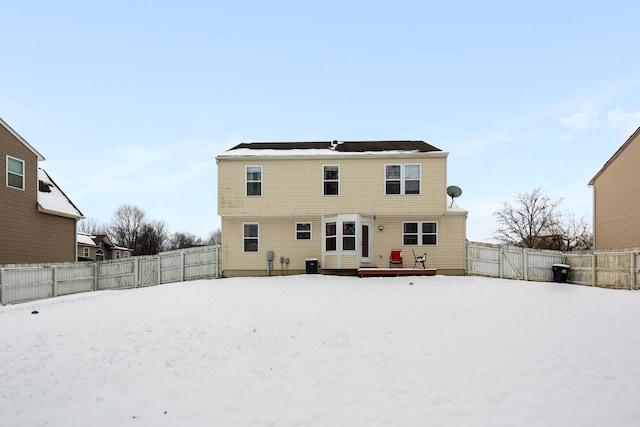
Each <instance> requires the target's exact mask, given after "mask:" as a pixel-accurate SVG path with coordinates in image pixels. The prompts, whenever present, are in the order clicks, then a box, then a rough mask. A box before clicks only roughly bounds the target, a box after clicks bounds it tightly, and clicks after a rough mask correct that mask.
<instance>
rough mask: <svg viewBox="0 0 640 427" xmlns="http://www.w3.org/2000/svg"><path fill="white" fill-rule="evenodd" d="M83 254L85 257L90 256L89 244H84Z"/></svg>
mask: <svg viewBox="0 0 640 427" xmlns="http://www.w3.org/2000/svg"><path fill="white" fill-rule="evenodd" d="M82 256H83V257H85V258H89V247H88V246H84V247H83V251H82Z"/></svg>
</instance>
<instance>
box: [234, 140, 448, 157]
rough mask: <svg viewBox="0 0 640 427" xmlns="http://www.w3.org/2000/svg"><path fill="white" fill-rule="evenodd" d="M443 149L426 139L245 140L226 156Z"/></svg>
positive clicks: (438, 150) (399, 151)
mask: <svg viewBox="0 0 640 427" xmlns="http://www.w3.org/2000/svg"><path fill="white" fill-rule="evenodd" d="M392 152H393V153H428V152H442V150H440V149H439V148H436V147H434V146H433V145H431V144H427V143H426V142H424V141H324V142H245V143H242V144H238V145H236V146H235V147H233V148H231V149H229V150H227V151H225V152H224V153H223V155H222V157H225V156H254V155H261V156H267V155H274V156H277V155H287V154H294V155H314V154H316V155H331V154H360V153H392Z"/></svg>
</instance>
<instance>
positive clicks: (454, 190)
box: [447, 185, 462, 207]
mask: <svg viewBox="0 0 640 427" xmlns="http://www.w3.org/2000/svg"><path fill="white" fill-rule="evenodd" d="M447 194H448V195H449V197H451V206H449V207H453V199H455V198H456V197H460V195H461V194H462V189H461V188H460V187H457V186H455V185H450V186H449V187H447Z"/></svg>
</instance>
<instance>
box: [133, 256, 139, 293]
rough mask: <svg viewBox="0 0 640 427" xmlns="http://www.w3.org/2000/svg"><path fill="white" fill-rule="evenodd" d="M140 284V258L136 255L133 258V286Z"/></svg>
mask: <svg viewBox="0 0 640 427" xmlns="http://www.w3.org/2000/svg"><path fill="white" fill-rule="evenodd" d="M139 286H140V258H138V257H135V258H134V259H133V287H134V288H137V287H139Z"/></svg>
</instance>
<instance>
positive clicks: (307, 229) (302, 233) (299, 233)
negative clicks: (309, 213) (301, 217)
mask: <svg viewBox="0 0 640 427" xmlns="http://www.w3.org/2000/svg"><path fill="white" fill-rule="evenodd" d="M296 240H311V223H310V222H296Z"/></svg>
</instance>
